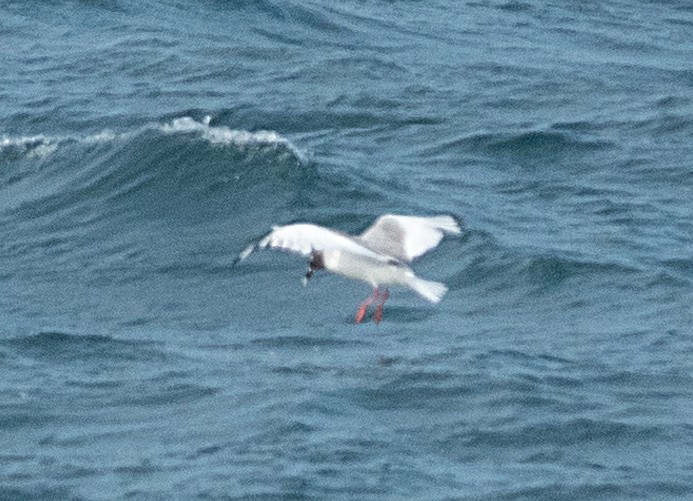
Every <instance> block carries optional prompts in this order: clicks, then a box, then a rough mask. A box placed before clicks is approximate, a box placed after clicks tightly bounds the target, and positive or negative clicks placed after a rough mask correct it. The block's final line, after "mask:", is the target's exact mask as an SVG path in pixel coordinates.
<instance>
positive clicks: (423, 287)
mask: <svg viewBox="0 0 693 501" xmlns="http://www.w3.org/2000/svg"><path fill="white" fill-rule="evenodd" d="M409 287H411V289H412V290H413V291H414V292H416V293H417V294H418V295H420V296H421V297H423V298H425V299H428V300H429V301H430V302H432V303H438V302H440V300H441V299H443V296H444V295H445V293H446V292H447V291H448V288H447V287H445V284H441V283H440V282H431V281H430V280H424V279H422V278H419V277H416V276H413V277H411V279H410V280H409Z"/></svg>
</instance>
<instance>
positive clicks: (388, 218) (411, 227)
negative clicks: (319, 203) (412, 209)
mask: <svg viewBox="0 0 693 501" xmlns="http://www.w3.org/2000/svg"><path fill="white" fill-rule="evenodd" d="M461 231H462V230H461V229H460V225H459V224H458V223H457V221H456V220H455V218H453V217H452V216H433V217H417V216H397V215H393V214H386V215H384V216H380V217H379V218H378V219H376V220H375V223H373V225H372V226H371V227H370V228H368V229H367V230H366V231H364V232H363V234H361V236H360V238H359V239H360V240H361V242H363V243H364V244H365V245H366V247H368V248H369V249H372V250H374V251H375V252H378V253H382V254H387V255H388V256H392V257H394V258H397V259H399V260H400V261H403V262H405V263H408V262H410V261H412V260H414V259H416V258H417V257H419V256H421V255H423V254H425V253H426V252H427V251H429V250H431V249H433V248H434V247H435V246H437V245H438V244H439V243H440V241H441V239H442V238H443V234H444V233H453V234H459V233H460V232H461Z"/></svg>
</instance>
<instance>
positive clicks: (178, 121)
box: [160, 116, 304, 160]
mask: <svg viewBox="0 0 693 501" xmlns="http://www.w3.org/2000/svg"><path fill="white" fill-rule="evenodd" d="M210 122H211V117H210V116H205V117H204V118H203V119H202V121H200V122H198V121H196V120H195V119H194V118H191V117H180V118H175V119H173V121H171V122H170V123H166V124H163V125H161V127H160V129H161V130H162V131H164V132H167V133H199V134H200V137H202V138H203V139H205V140H207V141H209V142H210V143H211V144H215V145H222V146H227V145H232V146H236V147H238V148H240V149H246V148H252V147H258V146H270V147H284V148H286V149H287V150H289V151H290V152H291V153H293V154H294V155H295V156H296V157H297V158H299V159H300V160H303V159H304V154H303V152H301V151H300V150H299V149H298V148H297V147H296V146H295V145H294V144H293V143H292V142H291V141H289V140H288V139H286V138H285V137H283V136H281V135H280V134H278V133H277V132H274V131H269V130H259V131H256V132H249V131H246V130H241V129H231V128H229V127H226V126H224V125H220V126H211V125H209V124H210Z"/></svg>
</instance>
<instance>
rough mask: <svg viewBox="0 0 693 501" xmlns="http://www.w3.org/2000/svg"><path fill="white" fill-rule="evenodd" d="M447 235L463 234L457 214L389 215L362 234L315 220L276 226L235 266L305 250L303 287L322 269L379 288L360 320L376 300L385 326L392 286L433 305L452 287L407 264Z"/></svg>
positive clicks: (367, 301)
mask: <svg viewBox="0 0 693 501" xmlns="http://www.w3.org/2000/svg"><path fill="white" fill-rule="evenodd" d="M445 233H451V234H460V233H461V230H460V225H459V224H458V223H457V221H456V220H455V218H453V217H452V216H448V215H440V216H432V217H419V216H401V215H394V214H385V215H383V216H380V217H379V218H378V219H376V220H375V222H374V223H373V225H372V226H370V227H369V228H368V229H366V230H365V231H364V232H363V233H362V234H361V235H358V236H352V235H348V234H346V233H342V232H341V231H338V230H333V229H330V228H326V227H324V226H318V225H316V224H309V223H295V224H289V225H286V226H274V227H273V228H272V231H271V232H270V233H269V234H267V235H266V236H264V237H263V238H261V239H260V240H259V241H258V242H256V243H253V244H251V245H250V246H248V247H247V248H246V249H245V250H243V252H241V253H240V255H239V256H238V257H237V258H236V260H235V261H234V264H237V263H238V262H240V261H243V260H244V259H246V258H247V257H248V256H250V254H252V253H253V251H255V250H258V249H265V248H268V247H269V248H272V249H279V250H283V251H288V252H293V253H296V254H300V255H301V256H304V257H307V258H308V271H307V272H306V275H305V277H304V278H303V285H307V283H308V280H310V278H311V277H312V276H313V273H314V272H315V271H316V270H322V269H324V270H327V271H330V272H332V273H335V274H337V275H342V276H344V277H346V278H351V279H354V280H360V281H362V282H366V283H367V284H369V285H370V286H371V287H373V294H372V295H371V296H369V297H368V298H366V299H365V300H364V301H363V302H362V303H361V304H360V306H359V307H358V310H357V312H356V323H357V324H358V323H361V321H362V320H363V318H364V317H365V315H366V311H367V310H368V307H369V306H370V305H371V304H373V303H376V309H375V313H374V315H373V318H374V320H375V323H376V324H379V323H380V321H381V320H382V318H383V306H384V305H385V301H387V299H388V297H389V296H390V290H389V288H388V287H391V286H400V287H406V288H408V289H411V290H413V291H414V292H416V293H417V294H419V295H420V296H421V297H423V298H425V299H427V300H428V301H430V302H431V303H438V302H440V300H441V299H442V298H443V295H444V294H445V293H446V292H447V290H448V289H447V287H446V286H445V285H444V284H442V283H439V282H431V281H428V280H424V279H422V278H419V277H417V276H416V275H415V274H414V271H413V270H412V269H411V268H410V267H409V266H408V264H407V263H410V262H411V261H413V260H414V259H416V258H417V257H419V256H422V255H423V254H425V253H426V252H427V251H429V250H431V249H433V248H434V247H436V246H437V245H438V244H439V243H440V241H441V240H442V238H443V235H444V234H445Z"/></svg>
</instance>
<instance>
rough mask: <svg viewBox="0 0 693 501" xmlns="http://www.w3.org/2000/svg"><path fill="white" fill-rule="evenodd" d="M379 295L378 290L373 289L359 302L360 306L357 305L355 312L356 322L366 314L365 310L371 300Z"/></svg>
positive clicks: (359, 321)
mask: <svg viewBox="0 0 693 501" xmlns="http://www.w3.org/2000/svg"><path fill="white" fill-rule="evenodd" d="M379 295H380V291H379V290H378V289H377V288H376V289H374V290H373V294H372V295H371V296H368V297H367V298H366V300H365V301H364V302H363V303H361V306H359V309H358V311H357V312H356V323H357V324H360V323H361V321H362V320H363V317H365V316H366V310H367V309H368V307H369V306H370V305H371V303H372V302H373V301H375V300H376V299H378V296H379Z"/></svg>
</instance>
